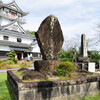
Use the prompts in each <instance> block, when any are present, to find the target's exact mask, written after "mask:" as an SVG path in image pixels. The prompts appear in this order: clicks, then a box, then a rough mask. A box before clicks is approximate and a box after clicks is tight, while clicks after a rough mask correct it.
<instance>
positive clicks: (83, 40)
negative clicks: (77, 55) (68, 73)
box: [81, 34, 88, 57]
mask: <svg viewBox="0 0 100 100" xmlns="http://www.w3.org/2000/svg"><path fill="white" fill-rule="evenodd" d="M81 56H82V57H88V54H87V44H86V36H85V34H82V36H81Z"/></svg>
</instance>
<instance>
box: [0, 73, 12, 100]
mask: <svg viewBox="0 0 100 100" xmlns="http://www.w3.org/2000/svg"><path fill="white" fill-rule="evenodd" d="M0 100H14V98H13V95H12V93H11V91H10V88H9V86H8V83H7V74H4V73H3V74H0Z"/></svg>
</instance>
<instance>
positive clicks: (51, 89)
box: [7, 71, 100, 100]
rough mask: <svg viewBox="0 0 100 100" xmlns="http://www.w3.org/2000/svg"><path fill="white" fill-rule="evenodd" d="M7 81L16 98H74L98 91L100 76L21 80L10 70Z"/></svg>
mask: <svg viewBox="0 0 100 100" xmlns="http://www.w3.org/2000/svg"><path fill="white" fill-rule="evenodd" d="M7 76H8V78H7V79H8V83H9V85H10V87H11V88H12V91H13V93H14V95H15V98H16V100H48V99H49V100H53V99H56V100H75V99H77V98H82V97H85V96H93V95H96V94H98V93H100V76H98V75H97V76H95V75H94V76H89V77H80V78H71V79H59V80H52V81H48V80H46V81H45V80H44V81H38V82H23V81H22V80H21V79H20V78H18V77H17V76H16V75H15V74H14V73H13V72H12V71H8V72H7Z"/></svg>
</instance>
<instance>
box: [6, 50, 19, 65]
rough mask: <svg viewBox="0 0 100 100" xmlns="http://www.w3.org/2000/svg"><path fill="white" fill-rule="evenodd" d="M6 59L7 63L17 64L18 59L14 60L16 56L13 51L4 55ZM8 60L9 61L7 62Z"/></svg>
mask: <svg viewBox="0 0 100 100" xmlns="http://www.w3.org/2000/svg"><path fill="white" fill-rule="evenodd" d="M6 55H7V56H8V57H7V60H8V62H12V61H13V62H14V63H17V61H18V59H17V58H15V56H16V53H15V51H10V52H9V53H7V54H6ZM9 60H10V61H9ZM11 60H12V61H11Z"/></svg>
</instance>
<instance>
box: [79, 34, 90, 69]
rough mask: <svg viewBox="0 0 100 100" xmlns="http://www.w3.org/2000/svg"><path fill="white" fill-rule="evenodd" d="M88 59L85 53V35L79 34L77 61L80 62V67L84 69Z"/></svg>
mask: <svg viewBox="0 0 100 100" xmlns="http://www.w3.org/2000/svg"><path fill="white" fill-rule="evenodd" d="M89 62H90V59H89V58H88V54H87V44H86V36H85V34H82V35H81V50H80V57H79V58H78V63H79V64H80V66H81V68H82V69H86V67H87V66H88V63H89Z"/></svg>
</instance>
